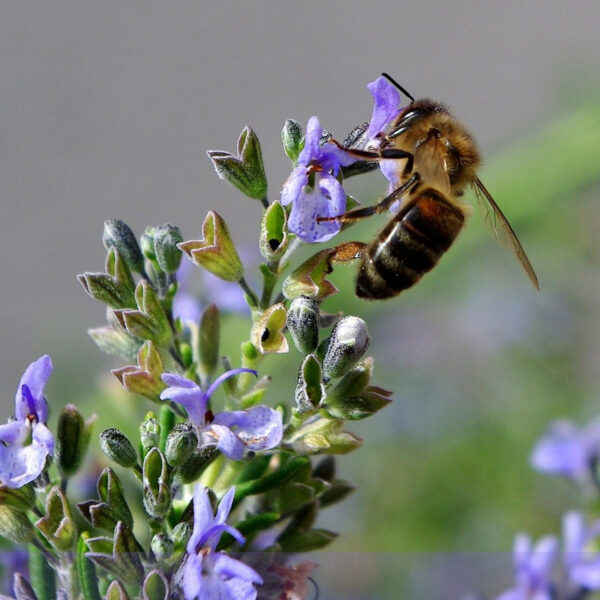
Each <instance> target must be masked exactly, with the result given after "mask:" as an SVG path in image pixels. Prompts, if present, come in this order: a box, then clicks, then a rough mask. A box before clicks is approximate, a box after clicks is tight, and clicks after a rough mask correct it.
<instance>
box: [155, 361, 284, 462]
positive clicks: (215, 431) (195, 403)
mask: <svg viewBox="0 0 600 600" xmlns="http://www.w3.org/2000/svg"><path fill="white" fill-rule="evenodd" d="M243 372H246V373H253V374H254V375H256V371H253V370H252V369H232V370H231V371H227V372H226V373H223V374H222V375H220V376H219V377H217V379H215V381H214V382H213V383H212V384H211V385H210V387H209V388H208V389H207V390H206V391H204V390H203V389H202V388H201V387H200V386H199V385H198V384H197V383H196V382H194V381H192V380H191V379H187V378H186V377H182V376H181V375H177V374H175V373H164V374H163V375H162V380H163V381H164V382H165V383H166V384H167V385H168V386H169V387H168V388H167V389H165V390H163V392H162V394H161V395H160V397H161V400H166V399H168V400H172V401H174V402H178V403H179V404H181V405H182V406H183V407H184V408H185V409H186V410H187V413H188V416H189V418H190V421H191V422H192V423H193V424H194V425H195V426H196V429H197V430H198V433H199V438H200V443H201V445H203V446H216V447H217V448H218V449H219V450H220V451H221V452H223V454H225V456H227V457H228V458H231V459H232V460H239V459H240V458H242V456H243V455H244V451H245V450H246V448H248V449H250V450H254V451H258V450H268V449H270V448H274V447H275V446H277V445H278V444H279V442H280V441H281V437H282V435H283V423H282V419H281V413H279V412H278V411H276V410H273V409H272V408H269V407H267V406H253V407H251V408H248V409H247V410H237V411H232V412H222V413H218V414H216V415H213V414H212V413H211V412H209V411H208V410H207V408H208V401H209V399H210V397H211V395H212V394H213V392H214V391H215V390H216V388H217V387H218V386H219V385H220V384H221V383H222V382H223V381H225V379H228V378H229V377H232V376H233V375H237V374H238V373H243Z"/></svg>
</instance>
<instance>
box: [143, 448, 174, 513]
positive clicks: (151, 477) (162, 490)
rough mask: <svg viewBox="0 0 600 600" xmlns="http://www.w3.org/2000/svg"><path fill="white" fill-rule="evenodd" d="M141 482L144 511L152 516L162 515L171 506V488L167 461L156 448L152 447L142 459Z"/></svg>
mask: <svg viewBox="0 0 600 600" xmlns="http://www.w3.org/2000/svg"><path fill="white" fill-rule="evenodd" d="M142 483H143V485H144V508H145V509H146V512H147V513H148V514H149V515H150V516H151V517H154V518H160V517H162V516H164V515H165V514H166V513H167V511H168V510H169V508H170V507H171V490H170V488H169V468H168V465H167V461H166V459H165V457H164V455H163V454H162V452H161V451H160V450H159V449H158V448H152V450H150V452H148V454H147V455H146V458H145V459H144V465H143V467H142Z"/></svg>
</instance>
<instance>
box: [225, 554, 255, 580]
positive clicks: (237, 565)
mask: <svg viewBox="0 0 600 600" xmlns="http://www.w3.org/2000/svg"><path fill="white" fill-rule="evenodd" d="M214 569H215V572H216V573H218V574H219V575H222V576H224V577H228V578H229V577H239V578H241V579H245V580H247V581H251V582H253V583H258V584H262V582H263V580H262V577H261V576H260V575H259V574H258V573H257V572H256V571H255V570H254V569H253V568H251V567H249V566H248V565H246V564H244V563H243V562H241V561H240V560H236V559H235V558H231V556H227V554H224V553H217V554H215V557H214Z"/></svg>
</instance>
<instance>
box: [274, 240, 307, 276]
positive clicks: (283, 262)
mask: <svg viewBox="0 0 600 600" xmlns="http://www.w3.org/2000/svg"><path fill="white" fill-rule="evenodd" d="M301 245H302V242H301V241H300V239H299V238H294V239H293V240H292V241H291V242H290V245H289V246H288V247H287V250H286V251H285V252H284V253H283V256H282V257H281V258H280V259H279V274H281V273H282V272H283V271H284V270H285V269H286V267H287V266H288V264H289V262H290V258H291V257H292V254H294V252H296V250H298V248H300V246H301Z"/></svg>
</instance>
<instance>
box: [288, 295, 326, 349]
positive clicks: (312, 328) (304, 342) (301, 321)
mask: <svg viewBox="0 0 600 600" xmlns="http://www.w3.org/2000/svg"><path fill="white" fill-rule="evenodd" d="M286 323H287V328H288V331H289V332H290V334H291V336H292V339H293V340H294V344H295V346H296V348H298V350H299V351H300V352H302V353H304V354H307V353H309V352H314V351H315V349H316V348H317V346H318V345H319V305H318V304H317V302H316V300H314V299H313V298H308V297H306V296H299V297H298V298H294V300H293V301H292V303H291V304H290V307H289V309H288V312H287V318H286Z"/></svg>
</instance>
